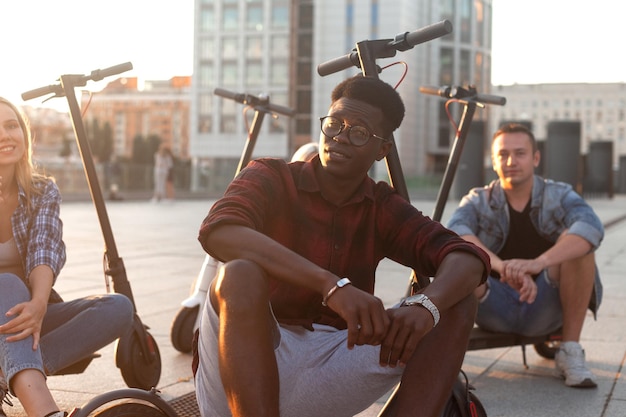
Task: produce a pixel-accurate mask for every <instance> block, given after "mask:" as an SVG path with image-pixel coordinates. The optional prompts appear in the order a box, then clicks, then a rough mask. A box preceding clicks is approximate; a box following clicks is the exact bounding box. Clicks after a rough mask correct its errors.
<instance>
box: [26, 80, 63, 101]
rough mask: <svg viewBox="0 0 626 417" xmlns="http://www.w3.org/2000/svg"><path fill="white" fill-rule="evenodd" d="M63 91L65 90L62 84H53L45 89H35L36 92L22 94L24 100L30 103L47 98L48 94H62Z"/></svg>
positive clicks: (29, 91) (30, 91)
mask: <svg viewBox="0 0 626 417" xmlns="http://www.w3.org/2000/svg"><path fill="white" fill-rule="evenodd" d="M62 91H63V88H62V87H61V85H60V84H51V85H47V86H45V87H39V88H35V89H34V90H28V91H26V92H24V93H22V100H24V101H28V100H32V99H34V98H37V97H41V96H45V95H47V94H53V93H54V94H58V93H59V92H62Z"/></svg>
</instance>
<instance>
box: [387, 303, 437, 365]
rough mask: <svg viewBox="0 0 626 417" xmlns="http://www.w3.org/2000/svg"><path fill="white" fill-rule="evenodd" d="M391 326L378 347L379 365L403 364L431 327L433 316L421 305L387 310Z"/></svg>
mask: <svg viewBox="0 0 626 417" xmlns="http://www.w3.org/2000/svg"><path fill="white" fill-rule="evenodd" d="M387 314H388V316H389V318H390V320H391V326H390V327H389V331H388V332H387V335H386V337H385V340H384V341H383V344H382V346H381V348H380V364H381V366H391V367H395V366H397V365H398V364H400V365H402V366H404V365H405V364H406V363H407V362H408V361H409V359H410V358H411V357H412V356H413V353H414V352H415V349H416V348H417V345H418V343H419V342H420V341H421V340H422V338H423V337H424V335H426V333H428V332H429V331H430V330H431V329H432V328H433V324H434V322H433V317H432V315H431V314H430V312H429V311H428V310H427V309H425V308H423V307H421V306H417V305H415V306H406V307H398V308H392V309H389V310H387Z"/></svg>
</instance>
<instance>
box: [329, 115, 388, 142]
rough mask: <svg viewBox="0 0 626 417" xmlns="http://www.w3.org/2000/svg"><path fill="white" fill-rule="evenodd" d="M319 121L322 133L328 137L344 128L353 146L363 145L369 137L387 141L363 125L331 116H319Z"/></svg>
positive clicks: (332, 136) (335, 134)
mask: <svg viewBox="0 0 626 417" xmlns="http://www.w3.org/2000/svg"><path fill="white" fill-rule="evenodd" d="M320 123H321V125H322V133H323V134H324V135H326V136H328V137H329V138H334V137H335V136H337V135H339V134H340V133H341V132H343V131H344V130H345V131H346V135H347V136H348V140H349V141H350V143H351V144H353V145H354V146H363V145H365V144H366V143H367V141H368V140H370V137H374V138H376V139H380V140H382V141H383V142H387V139H385V138H383V137H380V136H377V135H375V134H373V133H371V132H370V131H369V130H367V129H366V128H364V127H363V126H350V125H348V124H346V123H344V122H342V121H341V120H339V119H337V118H336V117H333V116H324V117H320Z"/></svg>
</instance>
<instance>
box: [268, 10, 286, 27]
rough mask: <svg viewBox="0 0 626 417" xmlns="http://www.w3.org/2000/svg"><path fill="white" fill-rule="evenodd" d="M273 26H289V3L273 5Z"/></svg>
mask: <svg viewBox="0 0 626 417" xmlns="http://www.w3.org/2000/svg"><path fill="white" fill-rule="evenodd" d="M272 27H273V28H274V29H277V28H288V27H289V9H288V8H287V5H275V6H274V7H272Z"/></svg>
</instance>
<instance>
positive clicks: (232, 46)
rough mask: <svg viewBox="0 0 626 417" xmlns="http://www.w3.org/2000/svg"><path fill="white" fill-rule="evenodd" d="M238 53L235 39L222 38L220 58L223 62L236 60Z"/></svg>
mask: <svg viewBox="0 0 626 417" xmlns="http://www.w3.org/2000/svg"><path fill="white" fill-rule="evenodd" d="M238 52H239V48H238V43H237V38H224V39H223V40H222V58H224V59H225V60H237V56H238Z"/></svg>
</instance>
